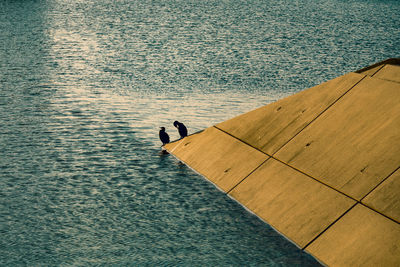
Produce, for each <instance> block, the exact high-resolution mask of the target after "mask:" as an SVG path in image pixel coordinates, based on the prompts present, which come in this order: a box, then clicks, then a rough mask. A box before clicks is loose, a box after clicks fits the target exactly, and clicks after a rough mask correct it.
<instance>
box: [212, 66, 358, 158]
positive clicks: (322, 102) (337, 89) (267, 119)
mask: <svg viewBox="0 0 400 267" xmlns="http://www.w3.org/2000/svg"><path fill="white" fill-rule="evenodd" d="M363 77H364V75H361V74H356V73H349V74H346V75H344V76H341V77H338V78H336V79H333V80H331V81H329V82H326V83H323V84H320V85H318V86H315V87H313V88H310V89H307V90H304V91H302V92H300V93H297V94H295V95H292V96H289V97H287V98H284V99H282V100H279V101H277V102H274V103H271V104H269V105H266V106H264V107H261V108H259V109H256V110H253V111H250V112H248V113H245V114H243V115H240V116H237V117H235V118H233V119H231V120H227V121H225V122H222V123H220V124H217V125H216V126H217V127H218V128H221V129H223V130H224V131H226V132H228V133H230V134H231V135H233V136H235V137H237V138H239V139H241V140H243V141H245V142H246V143H248V144H250V145H252V146H254V147H256V148H258V149H260V150H262V151H264V152H265V153H267V154H269V155H272V154H273V153H275V152H276V151H277V150H278V149H279V148H280V147H281V146H282V145H284V144H285V143H286V142H287V141H288V140H290V138H292V137H293V136H294V135H295V134H297V133H298V132H299V131H300V130H301V129H303V128H304V127H305V126H306V125H307V124H308V123H310V122H311V121H312V120H313V119H314V118H315V117H317V116H318V115H319V114H320V113H321V112H322V111H323V110H325V109H326V108H327V107H328V106H329V105H331V104H332V103H333V102H335V101H336V100H337V99H338V98H339V97H340V96H342V95H343V94H344V93H345V92H346V91H347V90H349V89H350V88H351V87H352V86H354V85H355V84H356V83H357V82H359V81H360V80H361V79H362V78H363Z"/></svg>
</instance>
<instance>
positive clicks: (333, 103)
mask: <svg viewBox="0 0 400 267" xmlns="http://www.w3.org/2000/svg"><path fill="white" fill-rule="evenodd" d="M361 75H363V74H361ZM363 76H364V77H362V78H361V79H360V80H359V81H358V82H356V83H355V84H354V85H353V86H351V87H350V89H348V90H347V91H346V92H344V93H343V94H342V95H341V96H339V97H338V98H337V99H336V100H335V101H333V102H332V103H331V104H330V105H329V106H328V107H326V108H325V109H324V110H323V111H322V112H321V113H320V114H318V115H317V116H316V117H315V118H314V119H312V120H311V121H310V122H309V123H308V124H307V125H306V126H304V127H303V128H302V129H300V131H298V132H297V133H296V134H294V135H293V136H292V137H291V138H290V139H289V140H288V141H286V142H285V143H284V144H283V145H282V146H281V147H280V148H278V149H277V150H276V151H275V152H274V153H273V154H272V156H274V155H275V154H276V153H278V152H279V151H280V150H281V149H282V148H283V147H284V146H286V145H287V144H288V143H289V142H290V141H292V140H293V139H294V138H295V137H296V136H298V135H299V134H300V133H301V132H302V131H304V129H306V128H307V127H308V126H310V124H312V123H313V122H314V121H316V120H317V119H318V118H319V117H321V116H322V114H324V113H325V112H326V111H327V110H328V109H330V108H331V107H332V106H333V105H335V104H336V103H337V102H338V101H339V100H340V99H342V98H343V97H344V96H345V95H346V94H347V93H348V92H350V91H351V90H352V89H353V88H354V87H356V86H357V85H358V84H359V83H360V82H361V81H362V80H364V79H365V77H367V76H366V75H363Z"/></svg>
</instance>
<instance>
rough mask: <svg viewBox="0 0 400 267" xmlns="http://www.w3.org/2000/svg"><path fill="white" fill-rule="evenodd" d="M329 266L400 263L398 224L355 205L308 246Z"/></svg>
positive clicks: (372, 266) (393, 264)
mask: <svg viewBox="0 0 400 267" xmlns="http://www.w3.org/2000/svg"><path fill="white" fill-rule="evenodd" d="M306 251H308V252H310V253H311V254H312V255H314V256H315V257H316V258H318V259H320V260H322V261H323V262H324V263H325V264H326V265H328V266H332V267H335V266H371V267H375V266H385V267H390V266H393V267H395V266H399V264H400V225H399V224H398V223H395V222H393V221H391V220H390V219H387V218H385V217H383V216H382V215H380V214H378V213H376V212H374V211H373V210H371V209H369V208H366V207H364V206H363V205H361V204H358V205H357V206H355V207H354V208H353V209H352V210H350V211H349V212H348V213H347V214H346V215H344V216H343V218H341V219H340V220H339V221H338V222H337V223H335V224H334V225H333V226H332V227H331V228H329V229H328V230H327V231H326V232H325V233H324V234H323V235H321V236H320V237H319V238H317V239H316V240H315V241H314V242H313V243H312V244H311V245H310V246H309V247H308V248H307V249H306Z"/></svg>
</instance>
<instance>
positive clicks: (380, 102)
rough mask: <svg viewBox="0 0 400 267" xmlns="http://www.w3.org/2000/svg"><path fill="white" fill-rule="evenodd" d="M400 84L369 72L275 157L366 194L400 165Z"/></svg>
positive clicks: (347, 189)
mask: <svg viewBox="0 0 400 267" xmlns="http://www.w3.org/2000/svg"><path fill="white" fill-rule="evenodd" d="M399 100H400V84H399V83H394V82H389V81H385V80H380V79H375V78H371V77H366V78H365V79H364V80H363V81H361V82H360V83H359V84H358V85H357V86H355V87H354V88H353V89H352V90H351V91H350V92H349V93H348V94H346V95H345V96H344V97H343V98H342V99H340V100H339V101H338V102H337V103H336V104H335V105H333V106H332V107H331V108H330V109H329V110H328V111H326V112H325V113H324V114H323V115H322V116H321V117H319V118H318V119H317V120H316V121H315V122H314V123H312V124H311V125H310V126H309V127H307V128H306V129H305V130H304V131H302V132H301V133H300V134H299V135H298V136H296V137H295V138H294V139H293V140H292V141H291V142H289V143H288V144H287V145H286V146H285V147H283V148H282V149H281V150H280V151H278V153H277V154H276V157H277V158H278V159H280V160H282V161H284V162H286V163H288V164H290V165H292V166H294V167H296V168H298V169H300V170H302V171H304V172H305V173H307V174H309V175H311V176H312V177H314V178H316V179H318V180H321V181H322V182H324V183H327V184H329V185H331V186H332V187H334V188H336V189H338V190H340V191H342V192H344V193H346V194H348V195H350V196H351V197H353V198H355V199H358V200H359V199H361V198H362V197H363V196H365V195H366V194H367V193H368V192H370V191H371V190H372V189H373V188H374V187H375V186H376V185H377V184H378V183H379V182H380V181H382V180H383V179H384V178H385V177H387V176H388V175H389V174H390V173H392V172H393V171H394V170H395V169H396V168H397V167H398V166H399V164H400V101H399Z"/></svg>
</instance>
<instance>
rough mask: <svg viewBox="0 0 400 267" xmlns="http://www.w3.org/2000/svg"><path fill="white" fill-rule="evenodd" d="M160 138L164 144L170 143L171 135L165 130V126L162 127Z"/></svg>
mask: <svg viewBox="0 0 400 267" xmlns="http://www.w3.org/2000/svg"><path fill="white" fill-rule="evenodd" d="M160 129H161V130H160V133H159V135H160V140H161V142H162V143H163V145H165V144H168V143H169V135H168V134H167V133H166V132H165V128H164V127H160Z"/></svg>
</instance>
